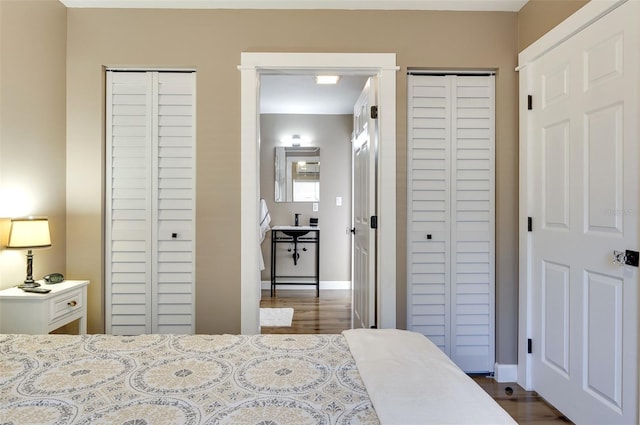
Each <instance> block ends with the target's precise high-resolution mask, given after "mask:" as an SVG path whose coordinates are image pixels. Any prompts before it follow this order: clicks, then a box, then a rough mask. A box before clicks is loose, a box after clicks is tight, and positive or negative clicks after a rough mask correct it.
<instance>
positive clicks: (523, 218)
mask: <svg viewBox="0 0 640 425" xmlns="http://www.w3.org/2000/svg"><path fill="white" fill-rule="evenodd" d="M627 1H628V0H599V1H592V2H589V3H587V4H586V5H585V6H583V7H582V8H581V9H579V10H578V11H577V12H576V13H574V14H573V15H571V16H570V17H568V18H567V19H566V20H564V21H563V22H562V23H560V24H559V25H558V26H557V27H555V28H553V29H552V30H551V31H549V32H548V33H546V34H545V35H544V36H542V37H541V38H540V39H538V40H537V41H536V42H535V43H533V44H532V45H531V46H529V47H527V48H526V49H525V50H523V51H522V52H521V53H520V54H519V55H518V67H517V68H516V70H517V71H520V85H519V91H520V96H519V102H520V105H519V108H520V134H519V136H520V149H519V150H520V158H519V168H520V181H519V191H520V199H519V221H518V226H519V227H518V228H519V243H518V251H519V278H518V280H519V300H518V310H519V315H518V316H519V317H518V335H520V337H519V340H518V384H519V385H520V386H521V387H523V388H524V389H526V390H533V385H532V378H531V361H532V359H531V354H528V350H527V348H528V347H527V345H528V344H527V340H528V338H531V331H532V304H531V302H532V279H531V277H532V275H531V254H532V251H531V238H530V234H529V232H527V217H528V216H530V215H531V211H532V208H533V205H532V200H531V196H532V187H531V185H532V182H531V170H530V169H529V167H528V158H530V157H531V155H530V150H531V147H530V144H531V143H532V137H531V134H530V132H531V125H530V123H529V114H528V113H527V95H528V94H529V93H530V92H531V87H532V74H533V72H532V71H531V65H532V63H533V62H535V60H536V59H538V58H539V57H541V56H542V55H544V54H545V53H547V52H549V51H550V50H552V49H553V48H554V47H556V46H558V45H559V44H560V43H562V42H563V41H565V40H567V39H569V38H570V37H572V36H573V35H575V34H577V33H578V32H579V31H581V30H582V29H584V28H586V27H587V26H589V25H591V24H592V23H593V22H595V21H597V20H598V19H600V18H601V17H603V16H604V15H606V14H608V13H609V12H611V11H612V10H614V9H616V8H617V7H619V6H621V5H622V4H624V3H626V2H627ZM534 226H535V223H534Z"/></svg>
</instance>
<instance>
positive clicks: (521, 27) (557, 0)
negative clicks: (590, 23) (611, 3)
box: [518, 0, 589, 52]
mask: <svg viewBox="0 0 640 425" xmlns="http://www.w3.org/2000/svg"><path fill="white" fill-rule="evenodd" d="M588 2H589V0H529V1H528V2H527V4H525V5H524V7H523V8H522V9H520V12H519V13H518V52H521V51H523V50H524V49H525V48H526V47H527V46H529V45H530V44H531V43H533V42H534V41H536V40H537V39H539V38H540V37H541V36H543V35H544V34H546V33H547V32H548V31H549V30H550V29H552V28H553V27H555V26H556V25H558V24H559V23H560V22H562V21H564V20H565V19H566V18H567V17H568V16H569V15H571V14H572V13H573V12H575V11H576V10H578V9H580V8H581V7H582V6H584V5H585V4H586V3H588Z"/></svg>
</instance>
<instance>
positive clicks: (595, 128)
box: [531, 2, 639, 424]
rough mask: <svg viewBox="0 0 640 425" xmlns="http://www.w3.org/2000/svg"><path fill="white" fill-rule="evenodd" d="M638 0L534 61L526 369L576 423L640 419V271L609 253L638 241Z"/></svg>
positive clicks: (634, 245) (635, 245) (635, 246)
mask: <svg viewBox="0 0 640 425" xmlns="http://www.w3.org/2000/svg"><path fill="white" fill-rule="evenodd" d="M631 3H635V2H629V3H628V4H627V5H625V6H624V7H620V8H619V9H617V10H615V11H613V12H611V13H610V14H609V15H607V16H605V17H603V18H602V19H600V20H599V21H597V22H596V23H594V24H592V25H591V26H590V27H589V28H587V29H585V30H584V31H582V32H581V33H579V34H578V35H576V36H574V37H573V38H571V39H569V40H568V41H566V42H565V43H563V44H562V45H560V46H559V47H557V48H556V49H554V50H553V51H551V52H550V53H547V54H546V55H545V56H543V57H542V58H541V59H539V60H537V61H536V62H535V63H534V64H533V66H534V69H533V111H532V114H533V115H532V124H533V133H532V136H533V137H532V139H531V140H532V143H533V145H532V148H533V149H532V151H533V152H534V155H535V158H533V162H532V168H533V176H532V177H533V181H534V182H535V183H534V187H533V200H532V205H533V206H534V215H533V234H532V243H533V247H532V252H533V254H532V276H533V313H532V320H533V327H532V336H533V340H532V351H533V353H532V354H533V361H532V373H531V375H532V380H533V387H534V389H535V390H536V391H537V392H539V393H540V394H541V395H542V396H543V397H544V398H545V399H546V400H548V401H549V402H551V403H552V404H554V405H555V406H556V407H557V408H558V409H560V410H561V411H562V412H563V413H565V414H566V415H567V416H568V417H569V418H570V419H571V420H573V421H574V422H576V423H597V424H604V423H606V424H623V423H624V424H631V423H638V417H637V402H638V392H637V384H638V375H637V372H638V360H637V342H638V339H637V338H638V324H637V322H638V316H637V310H638V269H637V267H632V266H629V265H621V264H615V263H614V262H613V261H612V254H613V251H614V250H615V251H623V252H624V251H625V250H627V249H629V250H635V251H637V250H638V206H639V203H638V159H639V152H638V121H637V119H638V108H637V103H638V83H637V80H638V63H637V56H638V54H637V46H638V44H637V43H638V41H637V40H638V35H637V28H636V27H637V23H636V24H634V23H633V20H634V19H637V18H634V17H637V16H638V10H639V8H638V4H637V3H636V4H634V5H633V6H631ZM626 6H629V8H635V9H633V11H630V10H628V9H625V7H626ZM634 50H636V51H635V52H634Z"/></svg>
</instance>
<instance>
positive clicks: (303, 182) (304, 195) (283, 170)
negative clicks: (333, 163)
mask: <svg viewBox="0 0 640 425" xmlns="http://www.w3.org/2000/svg"><path fill="white" fill-rule="evenodd" d="M275 174H276V176H275V201H276V202H318V201H320V148H318V147H300V146H292V147H288V146H287V147H285V146H279V147H276V160H275Z"/></svg>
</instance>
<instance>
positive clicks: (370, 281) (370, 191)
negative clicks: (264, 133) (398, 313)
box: [352, 77, 377, 328]
mask: <svg viewBox="0 0 640 425" xmlns="http://www.w3.org/2000/svg"><path fill="white" fill-rule="evenodd" d="M375 84H376V79H375V77H371V78H369V80H368V81H367V84H366V85H365V87H364V89H363V91H362V93H361V94H360V97H359V98H358V101H357V102H356V105H355V106H354V135H355V137H354V140H353V143H352V145H353V153H352V160H353V167H352V169H353V229H354V241H353V303H352V304H353V326H354V327H356V328H371V327H376V326H377V323H376V301H377V298H376V294H377V292H376V274H375V256H376V251H375V229H372V226H371V225H372V223H371V217H372V216H374V215H375V214H376V212H375V211H376V198H375V193H376V192H375V163H376V151H375V149H376V148H375V146H376V121H375V120H374V119H372V118H371V112H370V111H371V106H373V105H376V102H375V98H376V97H375V96H376V95H375V93H376V91H375V90H376V87H375Z"/></svg>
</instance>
